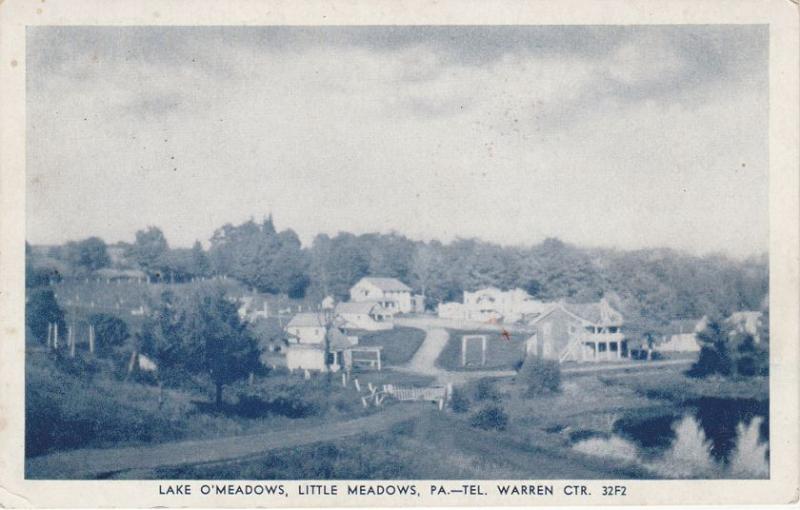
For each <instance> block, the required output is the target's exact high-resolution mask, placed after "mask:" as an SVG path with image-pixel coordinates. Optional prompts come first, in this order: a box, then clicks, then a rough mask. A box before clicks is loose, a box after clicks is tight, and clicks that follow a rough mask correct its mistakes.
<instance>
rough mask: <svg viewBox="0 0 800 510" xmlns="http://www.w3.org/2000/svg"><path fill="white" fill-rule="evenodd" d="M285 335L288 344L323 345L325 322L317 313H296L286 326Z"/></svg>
mask: <svg viewBox="0 0 800 510" xmlns="http://www.w3.org/2000/svg"><path fill="white" fill-rule="evenodd" d="M286 334H287V335H288V336H289V342H290V343H298V344H319V345H322V344H324V343H325V322H324V317H323V316H322V314H319V313H308V312H303V313H298V314H296V315H295V316H294V317H292V319H291V320H290V321H289V323H288V324H287V325H286Z"/></svg>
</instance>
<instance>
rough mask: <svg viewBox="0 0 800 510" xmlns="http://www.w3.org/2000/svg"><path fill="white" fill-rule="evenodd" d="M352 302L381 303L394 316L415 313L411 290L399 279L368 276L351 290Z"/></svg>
mask: <svg viewBox="0 0 800 510" xmlns="http://www.w3.org/2000/svg"><path fill="white" fill-rule="evenodd" d="M350 301H353V302H356V303H360V302H364V301H373V302H379V303H380V304H381V306H383V307H384V309H385V310H386V311H388V312H390V313H392V314H394V313H411V312H413V311H415V307H414V302H413V300H412V296H411V288H410V287H409V286H408V285H406V284H405V283H403V282H401V281H400V280H398V279H397V278H377V277H372V276H366V277H364V278H362V279H360V280H359V281H358V282H357V283H356V284H355V285H353V287H352V288H351V289H350Z"/></svg>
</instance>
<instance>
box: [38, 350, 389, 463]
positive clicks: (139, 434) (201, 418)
mask: <svg viewBox="0 0 800 510" xmlns="http://www.w3.org/2000/svg"><path fill="white" fill-rule="evenodd" d="M111 365H112V364H111V363H110V362H109V361H105V360H100V361H93V362H91V361H81V359H80V357H79V358H76V360H58V359H56V358H54V357H52V356H51V355H48V354H46V353H43V352H29V353H28V354H27V360H26V381H25V395H26V420H25V421H26V423H25V427H26V438H25V442H26V456H34V455H40V454H43V453H49V452H54V451H61V450H69V449H75V448H87V447H111V446H123V445H134V444H151V443H159V442H164V441H172V440H178V439H192V438H207V437H221V436H228V435H238V434H245V433H252V432H258V431H263V430H270V429H276V430H277V429H281V428H292V427H297V426H300V425H302V424H307V423H319V422H323V421H328V420H337V419H343V418H350V417H356V416H361V415H364V414H367V413H371V412H374V408H368V409H364V408H363V407H362V405H361V400H360V397H359V395H358V394H357V393H356V392H355V390H354V389H352V388H342V387H341V385H337V384H336V380H335V379H334V378H331V379H327V378H326V377H325V376H318V377H314V378H312V379H311V380H309V381H306V380H304V379H303V378H302V377H301V376H289V375H283V374H280V375H272V376H266V377H259V378H256V379H255V382H254V384H253V385H252V386H250V385H248V384H247V383H246V382H241V383H237V384H234V385H230V386H227V387H226V388H225V393H224V394H225V405H224V407H223V408H222V409H216V408H215V407H214V406H213V405H211V404H210V403H209V402H210V400H211V398H212V395H213V390H212V386H211V385H210V384H209V383H208V382H207V381H203V380H202V379H192V380H186V381H185V382H184V384H183V385H182V388H181V389H174V388H172V389H165V390H164V393H163V402H162V403H161V404H159V390H158V388H157V387H155V386H152V385H148V384H140V383H137V382H132V381H128V382H125V381H122V380H119V379H118V378H117V377H116V376H115V374H114V371H113V367H112V366H111Z"/></svg>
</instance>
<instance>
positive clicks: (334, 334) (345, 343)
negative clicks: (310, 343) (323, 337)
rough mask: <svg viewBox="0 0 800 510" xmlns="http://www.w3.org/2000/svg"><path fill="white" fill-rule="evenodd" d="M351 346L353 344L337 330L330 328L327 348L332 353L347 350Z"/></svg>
mask: <svg viewBox="0 0 800 510" xmlns="http://www.w3.org/2000/svg"><path fill="white" fill-rule="evenodd" d="M352 346H353V343H352V342H351V341H350V339H349V338H348V337H347V335H345V334H344V333H342V332H341V331H339V329H338V328H331V329H330V330H329V331H328V347H329V348H330V350H332V351H340V350H344V349H349V348H350V347H352Z"/></svg>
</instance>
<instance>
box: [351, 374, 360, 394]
mask: <svg viewBox="0 0 800 510" xmlns="http://www.w3.org/2000/svg"><path fill="white" fill-rule="evenodd" d="M353 384H354V385H355V387H356V391H357V392H359V393H361V385H360V384H358V377H356V378H355V379H353Z"/></svg>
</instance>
